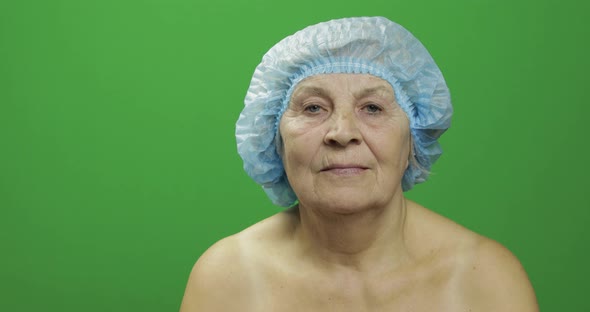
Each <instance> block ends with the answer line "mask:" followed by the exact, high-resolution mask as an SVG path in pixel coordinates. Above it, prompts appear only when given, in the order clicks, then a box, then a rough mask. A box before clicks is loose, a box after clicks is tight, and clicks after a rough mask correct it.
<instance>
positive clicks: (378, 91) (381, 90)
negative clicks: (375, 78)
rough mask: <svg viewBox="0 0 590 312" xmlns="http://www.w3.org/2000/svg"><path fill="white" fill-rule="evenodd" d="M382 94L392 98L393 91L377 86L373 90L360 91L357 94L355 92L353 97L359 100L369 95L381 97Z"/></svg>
mask: <svg viewBox="0 0 590 312" xmlns="http://www.w3.org/2000/svg"><path fill="white" fill-rule="evenodd" d="M384 94H387V95H391V96H394V94H393V90H392V89H391V88H390V87H387V86H384V85H381V86H377V87H373V88H366V89H362V90H360V91H358V92H355V94H354V97H355V98H356V99H361V98H364V97H367V96H369V95H379V96H381V95H384Z"/></svg>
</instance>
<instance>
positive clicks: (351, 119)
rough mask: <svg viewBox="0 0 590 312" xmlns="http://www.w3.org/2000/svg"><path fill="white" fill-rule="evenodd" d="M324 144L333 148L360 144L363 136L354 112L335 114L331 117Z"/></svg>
mask: <svg viewBox="0 0 590 312" xmlns="http://www.w3.org/2000/svg"><path fill="white" fill-rule="evenodd" d="M328 122H329V125H328V126H329V128H328V132H327V133H326V135H325V137H324V143H325V144H327V145H333V146H342V147H344V146H347V145H349V144H360V143H361V141H362V136H361V133H360V131H359V130H360V129H359V128H358V124H357V123H358V121H357V120H356V116H354V113H353V112H345V113H338V114H334V115H332V116H331V117H330V120H329V121H328Z"/></svg>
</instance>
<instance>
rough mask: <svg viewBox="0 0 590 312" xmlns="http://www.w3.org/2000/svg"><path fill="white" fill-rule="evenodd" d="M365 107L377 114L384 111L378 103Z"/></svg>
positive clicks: (369, 111)
mask: <svg viewBox="0 0 590 312" xmlns="http://www.w3.org/2000/svg"><path fill="white" fill-rule="evenodd" d="M364 109H365V110H366V111H367V112H368V113H371V114H376V113H379V112H380V111H382V109H381V107H379V106H378V105H375V104H369V105H367V106H365V107H364Z"/></svg>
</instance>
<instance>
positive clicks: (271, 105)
mask: <svg viewBox="0 0 590 312" xmlns="http://www.w3.org/2000/svg"><path fill="white" fill-rule="evenodd" d="M451 114H452V107H451V103H450V96H449V91H448V88H447V86H446V84H445V81H444V79H443V76H442V74H441V72H440V70H439V69H438V67H437V66H436V64H435V63H434V61H433V60H432V58H431V57H430V55H429V54H428V52H427V51H426V49H425V48H424V47H423V46H422V44H421V43H420V42H419V41H418V40H417V39H416V38H414V37H413V36H412V35H411V34H410V33H409V32H408V31H407V30H405V29H404V28H402V27H401V26H399V25H397V24H395V23H393V22H391V21H389V20H387V19H385V18H379V17H377V18H346V19H340V20H332V21H328V22H325V23H320V24H317V25H314V26H310V27H307V28H305V29H303V30H301V31H299V32H297V33H295V34H294V35H292V36H289V37H287V38H285V39H283V40H282V41H280V42H279V43H278V44H276V45H275V46H274V47H273V48H272V49H271V50H270V51H269V52H268V53H267V54H266V55H265V56H264V58H263V60H262V63H261V64H260V65H259V66H258V67H257V68H256V71H255V73H254V76H253V78H252V82H251V85H250V88H249V90H248V93H247V96H246V100H245V107H244V110H243V112H242V114H241V115H240V117H239V120H238V122H237V126H236V137H237V141H238V151H239V153H240V155H241V156H242V158H243V159H244V168H245V170H246V171H247V172H248V174H249V175H250V176H251V177H252V178H253V179H254V180H255V181H256V182H258V183H260V184H261V185H262V187H263V189H264V190H265V191H266V193H267V194H268V196H269V197H270V199H271V200H272V201H273V202H274V203H275V204H277V205H280V206H285V207H290V208H289V209H287V210H285V211H283V212H280V213H278V214H276V215H274V216H272V217H270V218H268V219H266V220H264V221H262V222H260V223H258V224H255V225H253V226H251V227H250V228H248V229H246V230H244V231H242V232H240V233H238V234H236V235H234V236H231V237H228V238H225V239H223V240H221V241H220V242H218V243H216V244H215V245H214V246H213V247H211V248H210V249H209V250H208V251H207V252H206V253H205V254H203V255H202V257H201V258H200V259H199V260H198V261H197V263H196V265H195V267H194V269H193V271H192V273H191V277H190V279H189V283H188V286H187V289H186V293H185V297H184V300H183V303H182V307H181V311H184V312H188V311H519V312H524V311H537V310H538V308H537V304H536V299H535V295H534V292H533V290H532V287H531V285H530V283H529V281H528V278H527V276H526V273H525V272H524V270H523V269H522V267H521V265H520V263H519V262H518V260H517V259H516V258H515V257H514V256H513V255H512V254H511V253H510V252H509V251H508V250H506V249H505V248H504V247H502V246H501V245H499V244H498V243H496V242H494V241H492V240H490V239H487V238H484V237H482V236H480V235H478V234H476V233H473V232H471V231H469V230H467V229H465V228H463V227H461V226H459V225H457V224H456V223H453V222H452V221H450V220H448V219H446V218H444V217H442V216H440V215H437V214H436V213H434V212H432V211H430V210H428V209H426V208H424V207H422V206H420V205H419V204H417V203H415V202H412V201H410V200H408V199H406V198H405V197H404V193H403V192H404V191H407V190H409V189H411V188H412V186H413V185H414V184H415V183H419V182H423V181H425V180H426V178H427V176H428V172H429V169H430V167H431V165H432V163H433V162H434V161H435V160H436V159H437V158H438V157H439V156H440V154H441V149H440V147H439V144H438V142H437V139H438V137H439V136H440V135H441V134H442V133H443V132H444V131H445V130H446V129H447V128H448V127H449V124H450V119H451Z"/></svg>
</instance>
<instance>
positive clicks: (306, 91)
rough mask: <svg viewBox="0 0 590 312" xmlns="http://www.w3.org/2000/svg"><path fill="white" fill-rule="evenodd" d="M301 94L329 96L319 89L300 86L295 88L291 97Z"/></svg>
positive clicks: (325, 91)
mask: <svg viewBox="0 0 590 312" xmlns="http://www.w3.org/2000/svg"><path fill="white" fill-rule="evenodd" d="M301 94H309V95H318V96H327V95H329V92H328V91H327V90H325V89H323V88H320V87H311V86H302V87H299V88H297V89H296V90H295V92H293V95H292V97H293V98H295V97H297V96H299V95H301Z"/></svg>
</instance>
